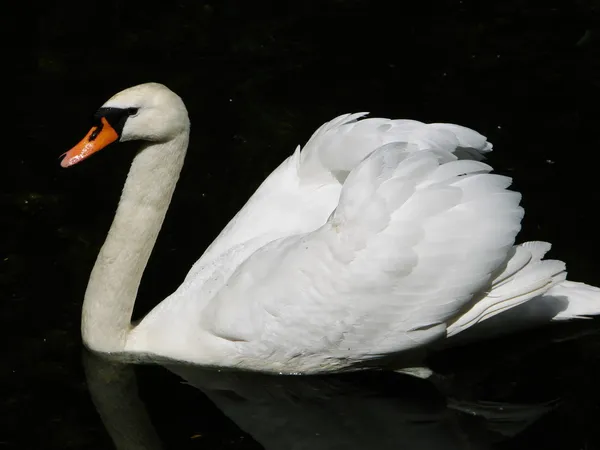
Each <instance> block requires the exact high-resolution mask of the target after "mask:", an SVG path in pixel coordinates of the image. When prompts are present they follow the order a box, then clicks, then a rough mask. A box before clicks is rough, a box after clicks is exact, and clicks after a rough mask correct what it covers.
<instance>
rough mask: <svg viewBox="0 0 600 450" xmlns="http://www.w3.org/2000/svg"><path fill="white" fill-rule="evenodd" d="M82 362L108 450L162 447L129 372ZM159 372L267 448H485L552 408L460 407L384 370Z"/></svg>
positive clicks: (88, 357) (427, 386) (89, 358)
mask: <svg viewBox="0 0 600 450" xmlns="http://www.w3.org/2000/svg"><path fill="white" fill-rule="evenodd" d="M84 365H85V369H86V370H85V371H86V378H87V382H88V387H89V390H90V393H91V396H92V399H93V402H94V404H95V406H96V408H97V410H98V412H99V414H100V416H101V418H102V421H103V423H104V425H105V427H106V429H107V431H108V433H109V434H110V436H111V438H112V440H113V442H114V444H115V447H116V448H117V449H118V450H141V449H144V450H155V449H161V448H163V447H162V444H161V443H160V440H159V438H158V436H157V433H156V431H155V429H154V427H153V425H152V423H151V419H150V416H149V414H148V413H147V411H146V409H145V406H144V404H143V403H142V401H141V400H140V398H139V396H138V390H137V383H136V378H135V374H134V366H132V365H128V364H125V363H122V362H115V361H109V360H106V359H103V358H101V357H99V356H96V355H92V354H90V353H87V352H84ZM165 367H166V368H167V369H169V370H170V371H171V372H173V373H175V374H176V375H178V376H179V377H181V378H182V379H183V380H185V382H186V383H187V384H189V385H190V386H192V387H194V388H196V389H199V390H200V391H201V392H202V393H203V394H204V395H206V397H208V399H209V400H210V401H211V402H212V403H214V405H215V406H216V407H217V408H218V409H220V410H221V411H222V412H223V414H224V415H226V416H227V417H228V418H229V419H231V420H232V421H233V422H234V423H235V424H237V426H238V427H239V428H240V429H241V430H243V431H244V432H245V433H247V434H248V435H250V436H251V437H252V438H253V439H254V440H255V441H256V442H257V443H259V444H260V445H261V446H262V447H263V448H265V449H267V450H280V449H281V450H286V449H290V450H300V449H310V450H325V449H328V450H332V449H344V450H352V449H361V450H364V449H368V448H377V449H423V450H453V449H471V450H473V449H487V448H490V446H491V445H493V444H494V443H495V442H498V441H502V440H506V439H508V438H510V437H512V436H514V435H516V434H518V433H519V432H520V431H522V430H523V429H525V428H526V427H528V426H529V425H530V424H531V423H533V422H534V421H536V420H537V419H539V418H540V417H541V416H543V415H544V414H546V413H547V412H548V411H550V410H551V409H552V408H553V407H554V405H555V404H556V403H555V402H554V403H553V402H548V403H537V404H501V403H491V402H481V401H467V400H459V399H457V398H453V397H452V396H450V395H442V394H441V393H440V390H439V389H438V388H436V387H435V386H434V384H433V383H431V382H430V381H425V380H419V379H416V378H413V377H409V376H407V375H402V374H396V373H391V372H389V373H385V372H360V373H354V374H346V375H342V376H333V375H328V376H306V377H301V376H273V375H261V374H256V373H248V372H233V371H217V370H207V369H201V368H198V367H194V366H190V365H165ZM253 448H254V447H253Z"/></svg>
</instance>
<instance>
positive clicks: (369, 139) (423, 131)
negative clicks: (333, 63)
mask: <svg viewBox="0 0 600 450" xmlns="http://www.w3.org/2000/svg"><path fill="white" fill-rule="evenodd" d="M365 115H366V113H357V114H344V115H342V116H339V117H336V118H335V119H333V120H331V121H329V122H327V123H325V124H323V125H322V126H321V127H320V128H319V129H317V130H316V131H315V132H314V133H313V135H312V137H311V138H310V139H309V140H308V142H307V143H306V145H305V146H304V148H303V149H302V151H301V150H300V147H298V148H297V149H296V151H295V153H294V154H293V155H292V156H290V157H289V158H287V159H286V160H285V161H284V162H283V163H282V164H281V165H280V166H279V167H278V168H277V169H275V170H274V171H273V173H272V174H271V175H269V177H267V179H266V180H265V181H264V182H263V183H262V184H261V186H260V187H259V188H258V189H257V191H256V192H255V193H254V195H252V197H251V198H250V199H249V201H248V202H247V203H246V205H245V206H244V207H243V208H242V209H241V210H240V211H239V212H238V213H237V214H236V216H235V217H234V218H233V219H232V220H231V221H230V222H229V224H228V225H227V226H226V227H225V228H224V229H223V231H222V232H221V233H220V234H219V236H218V237H217V238H216V239H215V241H214V242H213V243H212V244H211V246H210V247H209V248H208V249H207V251H206V252H205V253H204V255H203V256H202V258H201V259H200V260H199V261H198V262H197V263H196V264H195V265H194V267H193V268H192V270H191V271H190V273H189V274H188V277H187V278H186V281H190V280H193V279H194V278H195V277H196V276H198V275H199V274H200V273H202V274H203V275H202V276H203V277H208V276H209V274H210V273H211V270H206V268H207V266H209V265H211V264H212V263H213V262H214V261H215V260H217V259H221V260H222V259H224V258H223V256H224V255H227V253H229V256H225V259H227V258H229V257H231V256H232V255H234V254H235V258H242V259H244V258H245V257H247V256H248V255H250V254H251V253H252V252H254V251H256V250H257V249H259V248H260V247H262V246H264V245H266V244H267V243H269V242H271V241H274V240H276V239H279V238H282V237H287V236H292V235H296V234H300V233H307V232H310V231H313V230H315V229H316V228H318V227H320V226H322V225H323V224H324V223H325V222H326V221H327V218H328V217H329V215H330V214H331V212H332V211H333V210H334V208H335V207H336V206H337V204H338V200H339V195H340V192H341V189H342V183H343V181H344V180H345V178H346V177H347V175H348V173H349V172H350V171H351V170H352V169H354V168H355V167H356V166H357V165H358V164H359V163H360V162H361V161H362V160H363V159H364V158H365V157H367V156H368V155H370V154H371V153H372V152H373V151H374V150H375V149H376V148H379V147H381V146H382V145H385V144H390V143H399V144H406V148H407V150H408V151H425V150H444V151H447V152H451V153H453V154H455V155H456V156H458V157H459V158H468V159H477V160H480V159H482V158H483V156H482V155H483V154H485V153H487V152H489V151H491V148H492V145H491V144H490V143H489V142H487V140H486V138H485V137H484V136H482V135H481V134H479V133H477V132H476V131H473V130H471V129H469V128H465V127H462V126H460V125H453V124H443V123H432V124H425V123H422V122H419V121H416V120H391V119H385V118H368V119H362V120H360V119H361V118H363V117H364V116H365Z"/></svg>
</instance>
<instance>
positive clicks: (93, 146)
mask: <svg viewBox="0 0 600 450" xmlns="http://www.w3.org/2000/svg"><path fill="white" fill-rule="evenodd" d="M100 121H101V124H102V125H98V126H95V127H93V128H92V129H91V130H90V132H89V133H88V134H87V135H86V136H85V137H84V138H83V139H82V140H81V142H79V144H77V145H76V146H75V147H73V148H72V149H71V150H69V151H68V152H67V153H65V154H64V158H63V160H62V161H61V162H60V165H61V166H62V167H70V166H72V165H73V164H77V163H78V162H80V161H83V160H84V159H86V158H88V157H89V156H91V155H93V154H94V153H96V152H97V151H98V150H102V149H103V148H104V147H106V146H107V145H109V144H112V143H113V142H115V141H116V140H117V139H119V135H118V134H117V132H116V131H115V129H114V128H113V127H112V126H111V125H110V124H109V123H108V121H107V120H106V118H104V117H102V118H100Z"/></svg>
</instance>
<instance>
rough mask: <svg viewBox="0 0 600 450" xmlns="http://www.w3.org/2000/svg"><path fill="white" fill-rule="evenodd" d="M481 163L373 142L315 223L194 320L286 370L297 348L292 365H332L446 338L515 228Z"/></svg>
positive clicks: (261, 254) (511, 206)
mask: <svg viewBox="0 0 600 450" xmlns="http://www.w3.org/2000/svg"><path fill="white" fill-rule="evenodd" d="M490 170H491V168H490V167H489V166H487V165H486V164H483V163H481V162H478V161H473V160H457V158H456V157H455V156H454V155H452V154H451V153H449V152H448V151H445V150H441V149H437V150H423V151H418V152H415V151H411V149H410V148H408V146H407V145H406V144H397V143H392V144H388V145H384V146H383V147H381V148H379V149H378V150H376V151H375V152H374V153H373V154H371V155H370V156H369V157H367V159H366V160H364V161H363V162H362V163H361V164H360V165H358V167H357V168H355V169H354V170H352V171H351V173H350V175H349V176H348V177H347V179H346V180H345V183H344V186H343V190H342V193H341V196H340V200H339V205H338V206H337V208H336V209H335V211H334V212H333V213H332V214H331V216H330V217H329V219H328V220H327V222H326V223H325V224H324V225H323V226H321V227H319V228H318V229H316V230H315V231H313V232H310V233H305V234H301V235H297V236H292V237H287V238H283V239H279V240H277V241H274V242H272V243H270V244H268V245H266V246H264V247H263V248H261V249H260V250H258V251H256V252H255V253H253V254H252V255H251V256H250V257H249V258H248V259H247V260H246V261H245V262H244V263H242V264H241V265H240V266H239V267H238V268H237V269H236V270H235V272H234V273H233V275H232V276H231V277H229V279H228V280H227V282H226V284H225V285H224V286H223V287H222V288H221V289H220V290H219V291H218V292H217V294H216V295H215V296H214V297H213V298H212V299H211V301H210V302H209V304H208V305H207V306H206V308H205V309H204V311H203V312H202V319H201V320H202V325H203V327H204V328H205V329H206V330H208V331H209V332H211V333H212V334H214V335H216V336H219V337H221V338H223V339H227V340H230V341H236V342H237V344H236V345H237V346H238V347H239V350H240V352H239V354H240V355H243V358H246V359H254V358H255V359H256V361H257V364H258V365H261V364H264V366H265V367H267V366H270V367H274V366H275V364H277V363H282V366H283V367H286V368H288V369H293V365H294V360H295V359H296V358H297V357H298V356H302V357H303V358H302V359H303V364H304V366H303V370H311V369H314V370H320V369H326V368H327V367H324V366H323V364H327V361H323V359H322V355H330V356H331V357H332V358H331V360H332V362H331V364H332V365H335V361H333V360H334V359H338V358H339V359H343V358H347V359H352V360H361V359H366V358H370V357H373V356H375V355H377V354H386V353H389V352H397V351H401V350H406V349H409V348H413V347H416V346H419V345H421V344H426V343H428V342H430V341H432V340H434V339H436V338H438V337H440V336H443V335H445V333H446V323H447V322H448V321H449V320H451V319H452V318H453V317H455V316H456V315H457V314H458V313H459V312H460V311H461V309H462V308H463V307H464V306H465V305H466V304H467V303H468V302H469V300H470V299H471V298H472V296H473V294H474V293H476V292H478V291H480V290H481V289H482V288H484V287H485V286H487V285H488V283H489V281H490V275H491V274H492V273H493V272H494V271H495V270H497V269H498V268H499V267H500V266H501V264H502V263H503V262H504V261H505V260H506V258H507V255H508V252H509V251H510V249H511V248H512V245H513V242H514V238H515V235H516V234H517V232H518V230H519V228H520V221H521V218H522V215H523V211H522V209H521V208H520V207H519V206H518V203H519V200H520V195H519V194H518V193H516V192H511V191H508V190H507V189H506V188H507V186H508V185H509V184H510V179H509V178H506V177H503V176H499V175H492V174H489V173H488V172H489V171H490ZM311 355H315V367H312V368H310V367H307V366H306V364H307V362H306V361H307V360H309V359H310V357H311ZM245 363H246V364H248V362H247V361H245ZM332 368H334V367H332Z"/></svg>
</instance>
